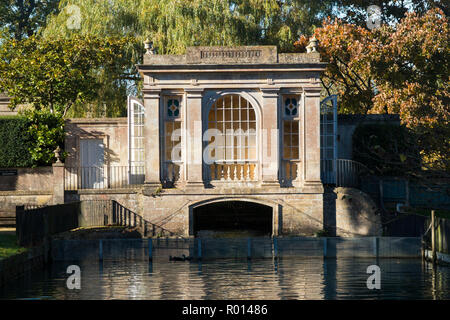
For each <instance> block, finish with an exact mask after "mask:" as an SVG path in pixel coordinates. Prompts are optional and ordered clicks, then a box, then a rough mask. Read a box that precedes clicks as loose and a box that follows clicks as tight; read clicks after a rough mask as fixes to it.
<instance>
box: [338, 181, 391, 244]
mask: <svg viewBox="0 0 450 320" xmlns="http://www.w3.org/2000/svg"><path fill="white" fill-rule="evenodd" d="M334 192H335V193H336V235H337V236H342V237H354V236H381V235H382V232H383V230H382V224H381V215H380V211H379V209H378V206H377V205H376V203H375V202H374V201H373V200H372V198H371V197H370V196H369V195H367V194H366V193H364V192H362V191H360V190H358V189H353V188H335V190H334Z"/></svg>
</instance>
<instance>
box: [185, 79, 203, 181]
mask: <svg viewBox="0 0 450 320" xmlns="http://www.w3.org/2000/svg"><path fill="white" fill-rule="evenodd" d="M185 92H186V108H185V110H186V112H185V118H184V119H185V121H186V149H185V153H184V154H185V155H184V159H185V167H186V169H185V170H186V171H185V177H186V186H187V187H203V173H202V167H203V141H202V98H203V89H202V88H187V89H185Z"/></svg>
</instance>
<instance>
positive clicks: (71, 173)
mask: <svg viewBox="0 0 450 320" xmlns="http://www.w3.org/2000/svg"><path fill="white" fill-rule="evenodd" d="M144 177H145V176H144V167H130V166H95V167H65V170H64V190H81V189H122V188H132V187H134V186H136V185H139V184H143V183H144Z"/></svg>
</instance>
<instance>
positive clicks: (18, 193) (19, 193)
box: [0, 190, 53, 196]
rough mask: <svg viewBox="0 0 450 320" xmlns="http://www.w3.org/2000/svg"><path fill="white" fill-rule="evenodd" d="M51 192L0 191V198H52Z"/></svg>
mask: <svg viewBox="0 0 450 320" xmlns="http://www.w3.org/2000/svg"><path fill="white" fill-rule="evenodd" d="M52 195H53V191H50V190H35V191H29V190H17V191H0V196H52Z"/></svg>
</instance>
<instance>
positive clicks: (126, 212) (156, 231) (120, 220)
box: [111, 200, 181, 237]
mask: <svg viewBox="0 0 450 320" xmlns="http://www.w3.org/2000/svg"><path fill="white" fill-rule="evenodd" d="M111 222H112V224H113V225H119V226H127V227H134V228H139V229H140V230H141V232H142V235H143V236H144V237H173V236H178V237H181V235H179V234H178V233H175V232H172V231H170V230H167V229H165V228H163V227H161V226H159V225H157V224H154V223H151V222H149V221H147V220H145V219H144V218H143V217H142V216H141V215H139V214H137V213H135V212H133V211H131V210H130V209H128V208H126V207H124V206H122V205H121V204H120V203H118V202H117V201H114V200H112V219H111Z"/></svg>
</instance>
